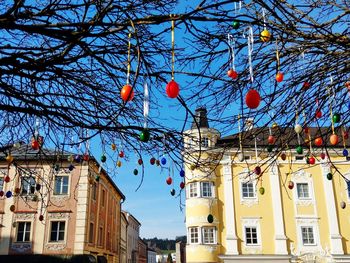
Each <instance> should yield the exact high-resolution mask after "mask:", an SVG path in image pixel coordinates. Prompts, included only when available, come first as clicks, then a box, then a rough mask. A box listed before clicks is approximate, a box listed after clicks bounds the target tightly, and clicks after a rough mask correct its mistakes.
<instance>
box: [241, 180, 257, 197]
mask: <svg viewBox="0 0 350 263" xmlns="http://www.w3.org/2000/svg"><path fill="white" fill-rule="evenodd" d="M242 196H243V198H254V197H255V187H254V184H253V183H251V182H248V183H242Z"/></svg>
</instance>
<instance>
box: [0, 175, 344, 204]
mask: <svg viewBox="0 0 350 263" xmlns="http://www.w3.org/2000/svg"><path fill="white" fill-rule="evenodd" d="M345 184H346V191H347V192H348V199H349V200H350V180H345ZM0 190H1V189H0Z"/></svg>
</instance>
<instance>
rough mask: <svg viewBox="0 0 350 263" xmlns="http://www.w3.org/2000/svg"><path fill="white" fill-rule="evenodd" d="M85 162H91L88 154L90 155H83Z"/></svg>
mask: <svg viewBox="0 0 350 263" xmlns="http://www.w3.org/2000/svg"><path fill="white" fill-rule="evenodd" d="M83 160H84V161H85V162H87V161H89V154H88V153H85V154H84V155H83Z"/></svg>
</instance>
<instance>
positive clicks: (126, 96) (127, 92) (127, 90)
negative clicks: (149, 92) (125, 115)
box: [120, 84, 135, 102]
mask: <svg viewBox="0 0 350 263" xmlns="http://www.w3.org/2000/svg"><path fill="white" fill-rule="evenodd" d="M134 95H135V93H134V89H133V88H132V87H131V86H130V85H129V84H127V85H125V86H124V87H123V88H122V90H121V91H120V96H121V97H122V100H123V101H124V102H128V101H131V100H132V99H133V98H134Z"/></svg>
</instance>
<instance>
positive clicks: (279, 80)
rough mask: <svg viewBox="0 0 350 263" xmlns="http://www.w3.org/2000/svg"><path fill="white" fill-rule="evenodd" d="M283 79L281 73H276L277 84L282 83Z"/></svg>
mask: <svg viewBox="0 0 350 263" xmlns="http://www.w3.org/2000/svg"><path fill="white" fill-rule="evenodd" d="M283 78H284V75H283V73H282V72H278V73H277V75H276V81H277V82H282V81H283Z"/></svg>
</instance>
